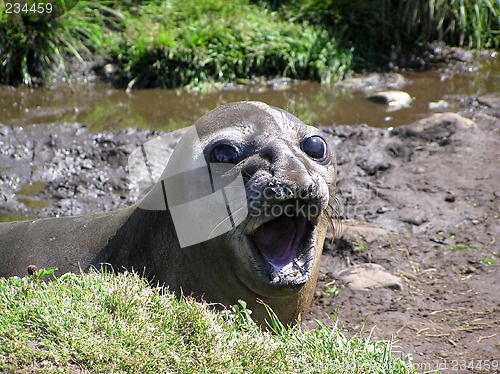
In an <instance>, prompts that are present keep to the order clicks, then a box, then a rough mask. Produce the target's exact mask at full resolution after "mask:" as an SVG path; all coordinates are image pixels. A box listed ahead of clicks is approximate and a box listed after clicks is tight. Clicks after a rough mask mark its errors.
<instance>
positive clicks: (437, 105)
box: [429, 100, 450, 110]
mask: <svg viewBox="0 0 500 374" xmlns="http://www.w3.org/2000/svg"><path fill="white" fill-rule="evenodd" d="M449 106H450V103H449V102H447V101H446V100H439V101H433V102H430V103H429V109H430V110H443V109H446V108H448V107H449Z"/></svg>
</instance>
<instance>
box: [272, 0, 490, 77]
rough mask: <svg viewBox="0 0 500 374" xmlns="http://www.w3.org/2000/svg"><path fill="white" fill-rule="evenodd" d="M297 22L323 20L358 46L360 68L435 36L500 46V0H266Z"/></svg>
mask: <svg viewBox="0 0 500 374" xmlns="http://www.w3.org/2000/svg"><path fill="white" fill-rule="evenodd" d="M266 3H267V4H269V5H270V6H271V8H273V9H275V10H276V11H279V12H280V13H282V14H284V15H285V18H286V19H289V20H291V21H294V22H301V21H308V22H310V23H312V24H318V25H322V26H323V27H324V28H325V29H326V30H328V31H329V33H330V34H331V35H332V36H333V37H337V38H338V39H339V40H341V41H342V43H345V44H343V45H344V46H345V45H347V46H352V47H353V48H354V56H355V62H356V63H357V65H358V67H363V68H364V67H370V66H371V67H377V66H380V64H381V63H385V62H386V61H387V60H388V59H389V58H390V54H408V53H414V52H415V49H416V48H418V47H420V46H425V45H428V44H430V43H432V42H433V41H443V42H445V43H447V44H448V45H451V46H460V47H468V48H496V49H498V48H499V47H500V2H499V1H498V0H451V1H450V0H415V1H409V0H404V1H395V0H370V1H365V0H289V1H285V2H279V1H275V0H271V1H266Z"/></svg>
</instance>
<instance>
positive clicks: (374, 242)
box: [340, 220, 390, 248]
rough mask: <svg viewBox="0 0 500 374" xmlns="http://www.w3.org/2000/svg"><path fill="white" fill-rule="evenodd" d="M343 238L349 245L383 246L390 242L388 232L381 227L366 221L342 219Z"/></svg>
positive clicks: (341, 236)
mask: <svg viewBox="0 0 500 374" xmlns="http://www.w3.org/2000/svg"><path fill="white" fill-rule="evenodd" d="M340 239H343V240H344V241H346V242H347V243H349V244H350V245H351V247H353V248H355V247H359V246H360V245H363V246H378V247H384V246H387V245H389V244H390V239H389V234H388V232H387V231H385V230H384V229H383V228H381V227H379V226H377V225H374V224H372V223H368V222H362V221H354V220H344V221H342V233H341V235H340Z"/></svg>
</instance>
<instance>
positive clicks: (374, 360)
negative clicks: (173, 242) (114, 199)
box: [0, 269, 413, 373]
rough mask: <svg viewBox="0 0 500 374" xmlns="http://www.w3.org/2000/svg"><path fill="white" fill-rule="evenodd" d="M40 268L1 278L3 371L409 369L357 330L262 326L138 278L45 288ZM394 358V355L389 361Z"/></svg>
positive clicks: (386, 346)
mask: <svg viewBox="0 0 500 374" xmlns="http://www.w3.org/2000/svg"><path fill="white" fill-rule="evenodd" d="M50 272H51V271H44V270H43V269H42V270H40V271H39V272H38V274H35V275H33V276H29V277H25V278H17V277H15V278H10V279H5V278H0V371H3V372H11V371H21V370H25V371H30V372H47V373H49V372H50V373H53V372H74V371H76V370H84V371H90V372H121V373H129V372H130V373H137V372H141V373H158V372H183V373H200V372H210V373H214V372H224V373H243V372H252V373H290V372H320V373H321V372H325V373H326V372H328V373H411V372H413V371H412V369H411V358H410V356H402V355H401V354H397V353H395V352H394V350H395V349H394V342H385V341H373V340H371V338H370V336H369V335H368V336H365V334H363V332H362V331H361V332H360V333H359V334H357V335H355V336H354V337H351V338H348V337H346V336H344V335H343V334H342V332H341V330H340V329H339V328H337V327H336V326H334V327H333V328H327V327H326V326H324V325H321V324H320V325H319V327H318V329H316V330H314V331H308V330H302V329H300V328H298V327H294V328H286V327H283V326H282V325H280V324H279V322H276V320H274V323H273V324H272V326H271V327H270V330H272V332H267V331H262V330H260V329H259V328H258V327H257V326H256V325H255V324H254V323H253V322H252V321H251V319H250V314H249V313H250V312H249V311H248V310H246V308H245V307H244V303H242V304H241V305H240V306H239V307H236V306H234V307H232V308H231V309H230V310H226V311H222V312H213V311H211V310H209V308H208V307H207V305H205V304H200V303H197V302H194V301H193V300H190V299H186V298H181V299H180V300H177V299H176V298H175V297H174V296H173V295H171V294H169V293H168V292H165V290H163V289H160V288H154V287H151V286H150V285H149V284H148V283H147V282H146V281H144V280H143V279H141V278H140V277H138V276H137V275H135V274H130V273H125V274H117V275H113V274H110V273H106V272H104V271H101V272H97V271H91V272H90V273H89V274H85V275H75V274H66V275H63V276H62V277H60V278H57V279H55V280H53V281H51V282H47V283H45V282H44V281H43V280H42V279H41V276H43V274H49V273H50ZM396 356H398V357H396Z"/></svg>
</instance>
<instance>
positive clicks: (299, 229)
mask: <svg viewBox="0 0 500 374" xmlns="http://www.w3.org/2000/svg"><path fill="white" fill-rule="evenodd" d="M306 224H307V220H306V218H305V217H287V216H282V217H279V218H276V219H274V220H272V221H270V222H268V223H265V224H263V225H262V226H261V227H259V228H258V229H257V230H256V231H255V233H254V234H253V241H254V243H255V245H256V246H257V248H259V250H260V252H261V253H262V255H263V256H264V258H265V259H266V260H267V261H268V262H269V263H271V264H272V265H273V266H274V267H275V268H279V269H280V268H283V267H284V266H286V265H288V264H290V263H291V262H292V261H293V259H294V258H295V254H296V253H297V249H298V246H299V244H300V242H301V240H302V237H303V236H304V232H305V230H306Z"/></svg>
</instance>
